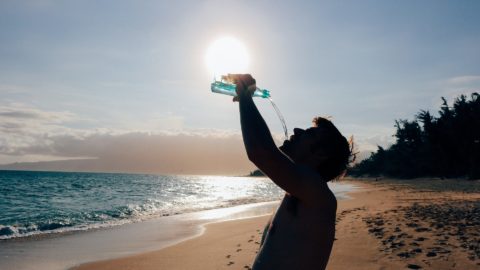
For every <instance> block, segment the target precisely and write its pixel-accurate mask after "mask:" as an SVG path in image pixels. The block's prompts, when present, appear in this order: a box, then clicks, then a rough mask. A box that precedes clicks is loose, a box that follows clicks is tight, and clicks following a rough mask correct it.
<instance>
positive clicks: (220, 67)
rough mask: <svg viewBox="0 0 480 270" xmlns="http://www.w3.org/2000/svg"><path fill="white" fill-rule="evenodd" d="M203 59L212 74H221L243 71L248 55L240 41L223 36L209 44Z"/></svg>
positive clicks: (247, 62)
mask: <svg viewBox="0 0 480 270" xmlns="http://www.w3.org/2000/svg"><path fill="white" fill-rule="evenodd" d="M205 61H206V63H207V67H208V69H209V70H210V72H212V73H213V75H214V76H221V75H225V74H228V73H245V72H246V71H247V68H248V64H249V57H248V53H247V49H246V48H245V46H244V45H243V43H242V42H241V41H239V40H238V39H236V38H233V37H223V38H219V39H217V40H216V41H214V42H213V43H212V44H211V45H210V47H209V48H208V50H207V54H206V56H205Z"/></svg>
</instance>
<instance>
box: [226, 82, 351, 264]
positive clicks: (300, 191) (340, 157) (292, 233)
mask: <svg viewBox="0 0 480 270" xmlns="http://www.w3.org/2000/svg"><path fill="white" fill-rule="evenodd" d="M227 79H228V80H230V81H231V82H233V83H235V84H236V85H237V88H236V91H237V97H235V98H234V101H238V102H239V106H240V119H241V126H242V134H243V141H244V143H245V148H246V151H247V155H248V158H249V159H250V161H252V162H253V163H254V164H255V165H256V166H257V167H258V168H259V169H260V170H261V171H262V172H264V173H265V174H266V175H267V176H268V177H269V178H270V179H271V180H272V181H273V182H275V184H277V185H278V186H279V187H280V188H282V189H283V190H285V191H286V195H285V197H284V198H283V200H282V202H281V204H280V207H279V208H278V210H277V212H276V213H275V215H274V217H273V220H272V223H271V225H270V228H269V230H268V233H267V235H266V238H265V243H264V244H263V246H262V247H261V249H260V251H259V253H258V255H257V257H256V259H255V262H254V264H253V269H254V270H264V269H265V270H281V269H325V267H326V266H327V263H328V259H329V256H330V252H331V249H332V245H333V240H334V236H335V215H336V210H337V200H336V199H335V196H334V195H333V193H332V192H331V191H330V189H329V188H328V186H327V182H328V181H330V180H332V179H334V178H337V177H339V176H340V175H341V174H343V173H344V171H345V168H346V166H347V164H348V161H349V157H350V153H351V149H350V147H349V144H348V142H347V140H346V139H345V137H343V136H342V135H341V134H340V132H339V131H338V130H337V128H336V127H335V126H334V125H333V124H332V123H331V122H330V121H329V120H327V119H324V118H319V117H318V118H315V119H314V127H312V128H309V129H307V130H302V129H299V128H295V129H294V135H292V136H291V137H290V139H289V140H286V141H285V142H284V143H283V145H282V146H281V147H280V148H277V147H276V146H275V144H274V141H273V139H272V136H271V134H270V131H269V129H268V127H267V125H266V123H265V121H264V120H263V118H262V116H261V115H260V113H259V111H258V109H257V107H256V106H255V104H254V102H253V99H252V93H253V91H254V90H255V88H256V82H255V79H254V78H252V76H250V75H249V74H230V75H228V76H227Z"/></svg>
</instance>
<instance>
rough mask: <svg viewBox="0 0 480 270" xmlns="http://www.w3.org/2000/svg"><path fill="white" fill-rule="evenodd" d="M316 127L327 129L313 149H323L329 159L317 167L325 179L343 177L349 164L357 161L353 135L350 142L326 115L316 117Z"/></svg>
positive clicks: (314, 122)
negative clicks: (323, 136)
mask: <svg viewBox="0 0 480 270" xmlns="http://www.w3.org/2000/svg"><path fill="white" fill-rule="evenodd" d="M312 122H313V125H314V127H317V128H322V129H325V130H326V132H325V138H323V139H322V140H321V141H319V142H318V143H316V144H315V145H314V146H313V149H314V151H315V149H322V151H323V152H325V154H326V155H327V159H326V160H325V161H323V162H322V163H320V164H318V165H317V167H316V169H317V171H318V173H319V174H320V175H321V176H322V177H323V178H324V179H325V181H327V182H328V181H330V180H334V179H335V180H336V179H339V178H341V177H343V176H344V175H345V173H346V171H347V167H348V164H350V163H351V162H354V161H355V156H356V154H355V153H354V152H353V148H354V144H353V137H351V138H350V142H349V141H347V139H346V138H345V137H344V136H343V135H342V134H341V133H340V131H338V129H337V128H336V127H335V125H334V124H333V123H332V122H331V121H330V120H328V119H327V118H324V117H315V118H314V119H313V120H312Z"/></svg>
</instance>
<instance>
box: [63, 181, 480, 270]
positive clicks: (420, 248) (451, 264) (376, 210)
mask: <svg viewBox="0 0 480 270" xmlns="http://www.w3.org/2000/svg"><path fill="white" fill-rule="evenodd" d="M343 183H351V184H354V185H356V186H359V187H360V189H356V190H353V191H351V192H349V193H348V195H349V197H351V199H347V200H339V204H338V205H339V207H338V210H337V228H336V240H335V242H334V246H333V249H332V254H331V256H330V260H329V264H328V266H327V269H329V270H337V269H338V270H340V269H365V270H367V269H368V270H370V269H405V268H407V269H440V270H442V269H474V268H475V267H478V266H479V265H480V260H479V252H478V251H479V250H480V249H478V247H477V250H475V247H473V249H474V250H473V251H472V250H471V247H472V245H473V244H474V242H475V241H477V240H478V239H479V236H478V232H476V230H474V229H472V228H474V227H472V226H478V225H479V224H480V220H479V218H478V217H475V218H474V219H473V220H471V221H469V223H467V224H462V223H461V222H458V221H457V220H456V219H455V218H445V217H444V216H445V214H444V212H443V211H446V212H447V213H452V211H453V213H456V215H457V216H460V215H462V214H465V213H466V214H467V216H468V215H472V213H473V214H476V213H477V211H479V209H480V208H478V207H477V206H480V193H478V192H474V193H465V192H461V191H438V190H425V189H415V188H412V187H410V186H408V185H404V184H405V183H403V182H402V181H388V183H387V182H382V181H371V180H367V181H360V180H351V179H349V180H346V181H343ZM477 184H478V183H474V185H477ZM432 209H433V210H432ZM472 211H473V212H472ZM436 218H437V219H438V218H439V219H438V220H437V223H438V224H439V225H438V224H437V226H431V224H430V223H429V222H433V221H435V220H436ZM268 219H269V217H268V216H263V217H256V218H248V219H240V220H233V221H224V222H217V223H210V224H207V225H205V228H206V229H205V233H203V234H202V235H200V236H199V237H195V238H192V239H190V240H187V241H183V242H181V243H178V244H176V245H173V246H170V247H167V248H163V249H161V250H156V251H151V252H145V253H140V254H136V255H133V256H124V257H122V258H118V259H113V260H104V261H96V262H91V263H86V264H81V265H79V266H77V267H73V268H71V269H72V270H73V269H75V270H95V269H119V270H121V269H138V270H150V269H174V270H175V269H250V266H251V264H252V263H253V259H254V258H255V255H256V252H257V250H258V246H259V242H260V239H261V233H262V231H263V226H264V225H265V223H266V222H267V220H268ZM465 226H466V227H465ZM469 226H470V227H469ZM457 227H459V228H466V229H463V231H461V232H460V231H456V230H457V229H456V228H457ZM444 228H450V229H449V230H445V229H444ZM462 241H463V242H462ZM465 247H466V248H465ZM475 252H477V253H475Z"/></svg>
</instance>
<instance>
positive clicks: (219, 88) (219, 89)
mask: <svg viewBox="0 0 480 270" xmlns="http://www.w3.org/2000/svg"><path fill="white" fill-rule="evenodd" d="M236 87H237V86H236V85H235V84H234V83H227V82H224V81H214V82H213V83H212V85H211V89H212V92H214V93H219V94H224V95H229V96H232V97H236V96H237V91H235V88H236ZM253 96H254V97H261V98H270V91H268V90H267V89H260V88H258V87H257V89H256V90H255V92H253Z"/></svg>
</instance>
